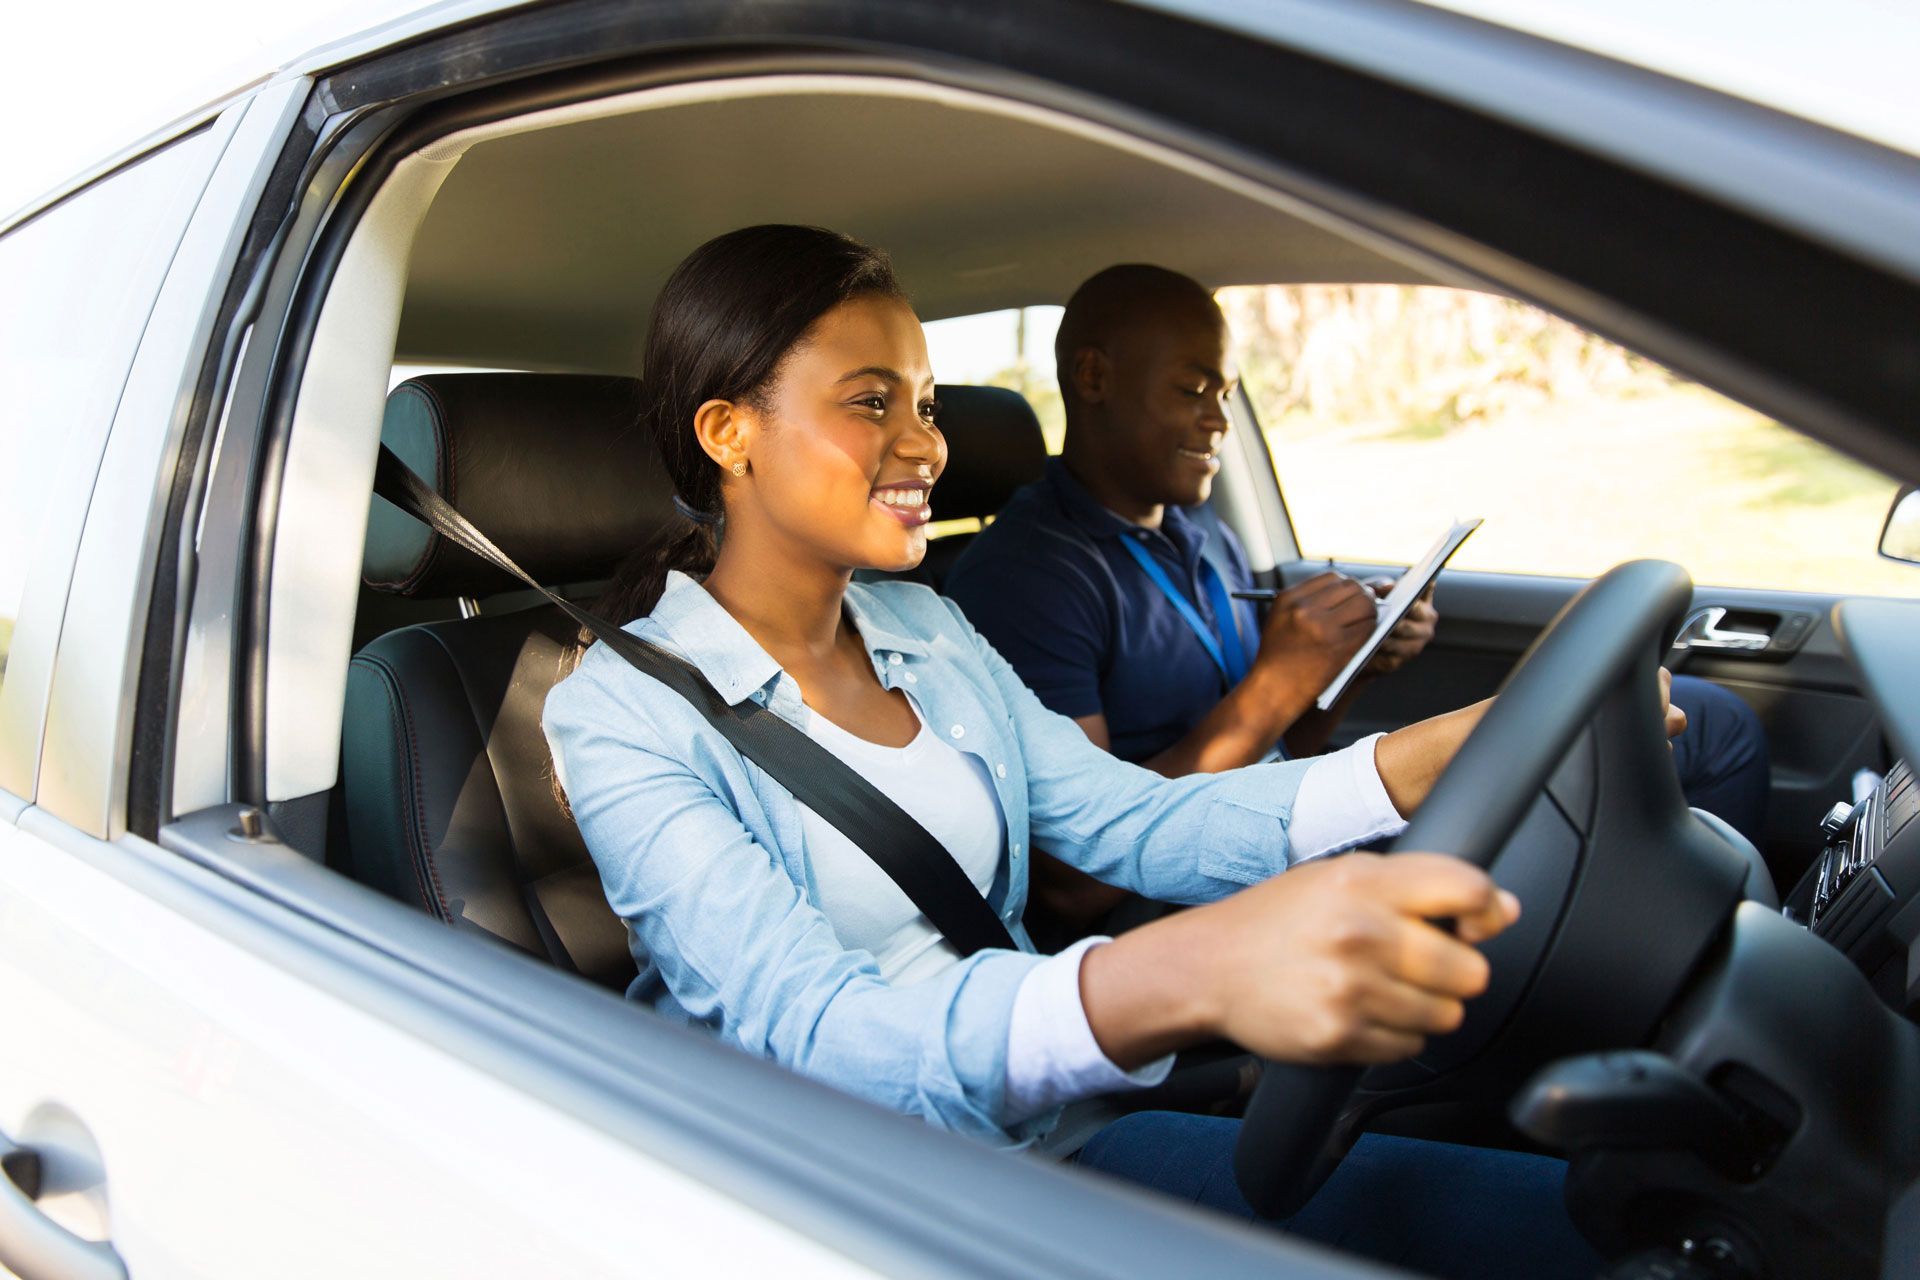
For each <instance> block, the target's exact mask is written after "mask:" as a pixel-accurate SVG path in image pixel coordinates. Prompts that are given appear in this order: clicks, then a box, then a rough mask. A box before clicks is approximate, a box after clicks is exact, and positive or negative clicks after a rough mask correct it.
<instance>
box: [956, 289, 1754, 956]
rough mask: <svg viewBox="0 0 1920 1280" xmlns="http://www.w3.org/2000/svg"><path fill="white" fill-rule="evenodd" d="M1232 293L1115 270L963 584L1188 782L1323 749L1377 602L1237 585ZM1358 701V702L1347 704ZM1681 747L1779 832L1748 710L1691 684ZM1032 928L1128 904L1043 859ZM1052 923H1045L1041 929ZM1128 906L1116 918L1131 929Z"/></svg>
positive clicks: (1749, 827) (1048, 674)
mask: <svg viewBox="0 0 1920 1280" xmlns="http://www.w3.org/2000/svg"><path fill="white" fill-rule="evenodd" d="M1229 347H1230V335H1229V334H1228V331H1227V324H1226V319H1225V317H1224V316H1223V315H1222V314H1221V311H1220V308H1219V307H1218V306H1217V305H1215V303H1214V301H1213V298H1212V295H1211V294H1209V293H1208V292H1207V290H1206V289H1205V288H1204V287H1203V286H1202V285H1200V284H1199V283H1198V282H1196V281H1194V280H1192V279H1189V278H1188V277H1186V276H1183V275H1180V274H1178V273H1176V272H1173V271H1169V270H1166V269H1165V268H1162V267H1155V266H1147V265H1139V264H1135V265H1124V266H1115V267H1109V268H1107V269H1106V270H1104V271H1102V272H1100V273H1099V274H1097V275H1095V276H1093V277H1092V278H1091V279H1089V280H1087V281H1086V282H1085V283H1084V284H1082V285H1081V286H1080V287H1079V288H1078V289H1077V290H1075V291H1074V294H1073V297H1072V298H1071V299H1070V300H1069V301H1068V303H1067V307H1066V313H1065V314H1064V315H1063V316H1062V317H1061V321H1060V330H1059V334H1058V336H1057V337H1056V339H1055V344H1054V349H1055V355H1056V359H1057V365H1058V369H1059V379H1060V393H1061V399H1062V401H1063V403H1064V406H1065V410H1066V419H1067V432H1066V442H1065V448H1064V450H1063V452H1062V454H1061V456H1060V457H1058V458H1055V459H1052V460H1051V461H1049V462H1048V464H1047V471H1046V474H1045V476H1044V477H1043V478H1042V479H1040V480H1038V481H1036V482H1035V483H1033V484H1031V485H1028V486H1027V487H1026V488H1024V489H1022V490H1020V491H1019V492H1018V493H1016V494H1015V495H1014V496H1013V498H1012V499H1011V500H1010V501H1009V502H1008V503H1007V505H1006V506H1005V507H1004V508H1003V509H1002V510H1001V512H1000V514H999V516H998V517H997V518H996V519H995V520H994V521H993V523H991V524H990V525H988V526H987V528H986V529H985V530H983V531H982V532H981V533H980V534H978V535H977V536H976V537H975V538H974V540H973V542H972V544H971V545H970V546H969V547H968V548H967V550H966V551H965V552H964V553H963V554H962V556H961V557H960V560H959V561H958V563H957V564H956V565H955V567H954V569H953V572H952V574H951V576H950V577H949V579H948V581H947V583H946V593H947V594H948V595H949V596H951V597H952V598H953V599H954V600H955V601H956V602H957V603H958V604H959V605H960V606H961V608H962V609H963V610H964V611H965V612H966V614H967V617H968V619H969V620H970V621H971V622H972V623H973V625H974V626H975V627H976V628H978V629H979V631H980V632H981V633H982V634H983V635H984V636H985V637H986V638H987V639H988V640H989V641H990V642H991V643H992V644H993V646H994V647H995V648H996V649H998V650H999V652H1000V653H1001V655H1002V656H1004V657H1005V658H1006V659H1007V661H1008V662H1010V663H1011V664H1012V665H1013V667H1014V670H1015V671H1017V672H1018V673H1019V675H1020V677H1021V679H1022V680H1024V681H1025V682H1026V684H1027V685H1028V687H1030V688H1031V689H1032V690H1033V691H1034V692H1035V693H1036V694H1038V695H1039V696H1040V699H1041V701H1043V702H1044V703H1045V704H1046V705H1047V706H1048V707H1049V708H1050V709H1052V710H1054V711H1057V712H1059V713H1061V714H1062V715H1066V716H1069V717H1072V718H1073V719H1074V720H1075V721H1076V722H1077V723H1078V724H1079V725H1080V727H1081V728H1082V729H1083V730H1085V731H1086V733H1087V735H1088V737H1090V738H1091V739H1093V741H1094V742H1096V743H1098V744H1099V745H1100V746H1102V747H1105V748H1107V749H1108V750H1110V751H1112V752H1113V753H1114V754H1116V755H1118V756H1120V757H1122V758H1123V759H1127V760H1131V761H1135V762H1137V763H1140V764H1143V765H1145V766H1147V767H1148V768H1150V769H1153V770H1155V771H1157V772H1159V773H1162V774H1165V775H1167V776H1169V777H1179V776H1182V775H1186V774H1192V773H1215V772H1219V771H1222V770H1226V769H1235V768H1239V767H1240V766H1242V765H1246V764H1251V763H1253V762H1255V761H1258V760H1262V759H1267V758H1271V757H1272V756H1273V755H1275V754H1276V753H1280V754H1288V753H1290V754H1293V755H1306V754H1313V753H1315V752H1317V751H1319V749H1320V748H1321V747H1322V746H1323V745H1324V744H1325V743H1326V741H1327V738H1328V736H1329V735H1330V734H1331V733H1332V731H1333V729H1334V727H1335V726H1336V725H1337V724H1338V722H1339V719H1340V717H1341V715H1342V713H1343V712H1344V709H1345V708H1344V705H1337V706H1335V707H1334V708H1333V709H1332V710H1331V711H1329V712H1324V713H1323V712H1318V711H1315V710H1314V709H1313V706H1314V700H1315V699H1316V698H1317V697H1318V696H1319V694H1320V692H1321V691H1322V690H1323V689H1325V688H1326V686H1327V684H1328V683H1329V682H1331V680H1332V679H1333V677H1334V676H1335V675H1337V674H1338V673H1339V671H1340V670H1341V668H1342V667H1344V666H1345V665H1346V663H1347V661H1348V660H1349V659H1350V658H1351V657H1352V655H1353V653H1354V652H1355V651H1356V650H1357V649H1358V648H1359V646H1360V645H1361V644H1362V643H1363V642H1364V641H1365V639H1366V637H1367V636H1368V635H1369V634H1370V633H1371V631H1372V629H1373V626H1374V622H1375V617H1376V615H1375V610H1374V597H1375V594H1376V590H1378V591H1384V589H1385V584H1377V585H1376V587H1375V589H1369V587H1367V586H1363V585H1362V584H1360V583H1358V582H1355V581H1354V580H1352V579H1350V578H1347V577H1344V576H1342V575H1339V574H1335V573H1331V572H1329V573H1323V574H1319V575H1316V576H1315V577H1313V578H1311V579H1309V580H1307V581H1306V582H1303V583H1301V584H1300V585H1298V586H1295V587H1293V588H1291V589H1289V590H1287V591H1285V592H1283V593H1281V595H1280V597H1279V598H1278V599H1277V600H1276V601H1275V602H1274V604H1273V607H1272V608H1271V609H1270V610H1269V611H1268V613H1267V616H1266V618H1265V620H1264V622H1263V621H1261V620H1260V619H1259V618H1258V617H1257V616H1256V615H1255V613H1254V610H1253V607H1252V606H1251V605H1250V604H1248V603H1247V602H1245V601H1235V600H1233V599H1232V595H1231V593H1232V592H1234V591H1240V590H1245V589H1247V588H1249V587H1251V586H1252V585H1253V582H1252V575H1251V572H1250V571H1249V568H1248V565H1247V559H1246V555H1245V553H1244V552H1243V551H1242V549H1241V547H1240V544H1239V541H1238V540H1237V539H1236V538H1235V537H1234V535H1233V533H1232V531H1231V530H1229V529H1228V528H1227V527H1226V526H1225V525H1224V524H1223V523H1221V522H1220V521H1219V520H1218V519H1216V518H1215V517H1214V516H1213V515H1212V513H1211V512H1210V511H1208V510H1207V509H1206V508H1205V507H1204V506H1202V505H1201V504H1203V503H1205V501H1206V499H1207V497H1208V494H1209V493H1210V492H1211V489H1212V485H1213V477H1214V475H1215V473H1217V472H1218V470H1219V466H1220V463H1219V456H1218V453H1219V447H1220V443H1221V440H1222V438H1223V437H1224V436H1225V434H1226V432H1227V430H1228V428H1229V426H1230V425H1231V424H1230V417H1229V413H1228V407H1227V406H1228V397H1229V396H1230V395H1231V393H1232V391H1233V387H1234V371H1233V369H1232V368H1231V367H1230V356H1229ZM1437 621H1438V614H1437V613H1436V612H1435V611H1434V609H1433V607H1432V606H1431V605H1430V604H1426V603H1424V602H1423V603H1421V604H1420V605H1417V606H1416V607H1415V609H1414V611H1413V612H1412V613H1410V614H1409V615H1408V616H1407V618H1406V619H1405V621H1403V622H1402V624H1401V626H1400V627H1399V629H1398V630H1397V631H1396V632H1395V633H1394V635H1393V636H1392V637H1391V638H1390V639H1389V640H1388V641H1387V643H1386V644H1385V645H1384V646H1383V648H1382V650H1381V652H1380V654H1379V655H1378V656H1377V657H1376V658H1375V659H1374V660H1373V661H1372V663H1370V664H1369V666H1368V668H1367V671H1366V672H1365V676H1366V677H1376V676H1380V675H1384V674H1387V673H1388V672H1391V671H1394V670H1396V669H1398V668H1399V667H1400V666H1402V665H1404V664H1405V663H1406V662H1408V661H1409V660H1411V659H1412V658H1413V657H1415V656H1416V655H1418V654H1419V652H1420V651H1421V649H1422V648H1424V647H1425V645H1426V643H1427V641H1428V640H1430V639H1431V638H1432V636H1433V633H1434V627H1435V625H1436V623H1437ZM1343 703H1344V700H1343ZM1673 705H1675V706H1676V707H1680V708H1682V709H1683V710H1685V711H1686V713H1687V717H1688V720H1689V726H1690V727H1689V729H1688V731H1687V732H1686V733H1684V734H1682V735H1681V736H1680V737H1679V738H1678V739H1677V740H1676V741H1675V743H1674V756H1675V764H1676V767H1677V768H1678V770H1679V774H1680V781H1681V785H1682V788H1683V790H1684V791H1685V792H1686V795H1687V799H1688V803H1690V804H1692V805H1694V806H1696V807H1699V808H1704V809H1707V810H1709V811H1710V812H1713V813H1715V814H1718V815H1719V816H1720V817H1722V818H1724V819H1726V820H1727V821H1728V822H1729V823H1731V824H1732V825H1733V826H1734V827H1736V828H1737V829H1739V830H1740V831H1741V832H1742V833H1743V834H1745V835H1746V836H1747V837H1748V838H1749V839H1752V840H1755V841H1758V839H1759V838H1760V827H1761V822H1762V817H1763V813H1764V808H1765V803H1766V791H1767V752H1766V739H1765V736H1764V734H1763V732H1762V730H1761V727H1760V723H1759V719H1758V717H1757V716H1755V715H1754V713H1753V711H1752V710H1751V709H1750V708H1749V707H1748V706H1747V705H1746V704H1745V703H1744V702H1742V701H1741V700H1740V699H1739V698H1738V697H1736V696H1735V695H1733V694H1732V693H1729V692H1728V691H1726V690H1724V689H1722V688H1720V687H1719V686H1717V685H1713V684H1709V683H1708V682H1706V681H1704V680H1698V679H1690V678H1687V677H1684V676H1683V677H1680V678H1677V679H1676V680H1675V681H1674V682H1673ZM1033 888H1034V893H1033V901H1034V909H1033V910H1032V911H1031V912H1030V914H1029V921H1030V923H1033V924H1035V925H1037V926H1038V927H1037V928H1036V934H1039V933H1042V932H1044V933H1045V934H1047V935H1048V936H1049V937H1050V938H1051V940H1053V941H1055V942H1065V941H1067V940H1070V939H1071V938H1073V937H1077V936H1079V935H1080V934H1082V933H1085V932H1086V931H1087V930H1088V929H1090V928H1091V927H1093V925H1094V922H1095V921H1097V920H1099V919H1100V918H1101V917H1103V916H1106V915H1108V914H1109V913H1112V912H1114V910H1115V908H1117V907H1119V906H1121V904H1122V903H1124V902H1126V901H1127V900H1128V899H1127V895H1126V894H1125V893H1124V892H1122V891H1119V890H1115V889H1113V888H1112V887H1111V886H1108V885H1103V884H1101V883H1099V882H1097V881H1095V880H1093V879H1091V878H1090V877H1087V876H1084V875H1081V874H1079V873H1077V872H1074V871H1072V870H1071V869H1069V868H1067V867H1064V866H1062V865H1060V864H1058V863H1056V862H1054V861H1053V860H1051V859H1048V858H1045V857H1040V856H1036V857H1035V859H1034V876H1033ZM1036 917H1037V919H1036ZM1125 923H1127V920H1126V919H1125V917H1124V913H1123V914H1122V915H1121V916H1120V917H1119V918H1116V919H1114V920H1110V921H1109V922H1108V925H1109V927H1112V926H1115V925H1122V926H1123V925H1124V924H1125Z"/></svg>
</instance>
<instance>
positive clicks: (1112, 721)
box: [945, 458, 1260, 760]
mask: <svg viewBox="0 0 1920 1280" xmlns="http://www.w3.org/2000/svg"><path fill="white" fill-rule="evenodd" d="M1122 538H1132V539H1135V540H1137V541H1138V542H1139V544H1140V545H1141V546H1143V547H1145V548H1146V550H1147V552H1148V553H1149V554H1150V555H1152V556H1153V557H1154V558H1155V559H1156V560H1157V561H1159V563H1160V564H1161V565H1162V566H1163V567H1164V568H1165V569H1166V570H1167V572H1168V576H1169V577H1170V578H1171V579H1172V580H1173V582H1174V583H1175V584H1176V585H1178V586H1179V587H1181V588H1182V589H1183V590H1184V591H1185V592H1186V593H1187V599H1188V600H1189V601H1190V602H1191V603H1192V604H1193V605H1194V606H1195V607H1196V608H1197V609H1198V610H1199V612H1200V614H1201V616H1202V617H1203V618H1205V619H1206V620H1207V621H1208V622H1210V623H1212V624H1213V625H1214V626H1215V627H1216V628H1217V627H1218V626H1219V620H1218V619H1217V618H1215V617H1214V615H1213V607H1212V602H1211V600H1210V598H1209V595H1208V592H1207V591H1206V589H1205V586H1204V584H1203V582H1202V579H1201V576H1200V565H1201V561H1202V558H1203V557H1204V558H1205V559H1207V560H1209V561H1211V562H1212V564H1213V567H1214V568H1215V569H1216V570H1217V571H1218V572H1219V574H1220V576H1221V579H1222V580H1223V581H1224V582H1225V583H1226V587H1227V589H1228V590H1229V591H1241V590H1245V589H1247V588H1248V587H1250V586H1252V585H1253V574H1252V571H1251V570H1250V569H1249V568H1248V567H1247V557H1246V552H1245V551H1243V550H1242V549H1241V547H1240V542H1239V539H1237V538H1235V537H1234V536H1233V532H1232V531H1231V530H1230V529H1228V528H1227V527H1226V526H1225V525H1224V524H1222V523H1220V521H1219V520H1218V519H1216V518H1215V517H1214V516H1213V514H1212V513H1211V512H1209V511H1207V510H1205V509H1204V508H1193V509H1191V510H1181V509H1179V508H1176V507H1169V508H1167V511H1166V515H1165V517H1164V518H1163V520H1162V521H1161V527H1160V528H1159V529H1143V528H1141V527H1140V526H1138V525H1136V524H1133V523H1132V522H1130V521H1127V520H1123V519H1121V518H1120V517H1119V516H1117V515H1115V514H1114V513H1113V512H1111V511H1109V510H1107V509H1106V508H1105V507H1103V506H1101V505H1100V504H1099V502H1097V501H1095V499H1094V497H1093V495H1092V494H1090V493H1088V492H1087V490H1086V488H1085V487H1084V486H1083V485H1082V484H1081V483H1080V482H1079V481H1078V480H1076V479H1074V478H1073V474H1072V473H1071V472H1069V471H1068V470H1067V468H1066V465H1065V464H1064V463H1063V462H1061V461H1060V459H1058V458H1054V459H1052V460H1050V461H1049V462H1048V463H1047V470H1046V474H1045V475H1044V476H1043V477H1042V478H1041V479H1039V480H1037V481H1035V482H1034V483H1033V484H1030V485H1028V486H1026V487H1025V488H1023V489H1021V490H1020V491H1019V492H1017V493H1015V494H1014V495H1013V497H1012V498H1011V499H1009V500H1008V502H1007V505H1006V506H1005V507H1003V508H1002V509H1001V511H1000V514H999V515H998V516H997V517H996V518H995V520H994V522H993V523H992V524H990V525H988V526H987V527H986V528H985V529H984V530H982V531H981V532H980V533H979V534H978V535H976V536H975V537H974V539H973V542H972V543H971V544H970V545H969V546H968V547H967V549H966V550H965V551H964V552H962V553H961V556H960V559H959V561H958V562H957V563H956V564H955V565H954V567H953V571H952V573H951V574H950V575H949V576H948V578H947V582H946V587H945V590H946V594H947V595H949V596H951V597H952V598H953V599H954V601H955V602H957V603H958V604H959V605H960V607H961V609H962V610H964V611H965V613H966V615H967V619H968V621H970V622H972V623H973V625H974V626H975V627H976V628H977V629H978V630H979V632H980V634H981V635H983V636H985V637H986V638H987V640H988V642H989V643H991V644H992V645H993V647H994V648H995V649H997V650H999V651H1000V654H1001V656H1002V657H1004V658H1006V660H1007V661H1008V662H1009V663H1011V664H1012V665H1013V669H1014V670H1015V671H1016V672H1018V673H1019V675H1020V678H1021V679H1022V680H1024V681H1026V683H1027V686H1028V687H1029V688H1031V689H1032V690H1033V691H1034V693H1036V694H1038V695H1039V697H1040V701H1041V702H1043V703H1044V704H1046V706H1047V707H1048V708H1049V709H1051V710H1053V711H1057V712H1059V713H1060V714H1061V715H1065V716H1075V717H1078V716H1090V715H1105V716H1106V718H1107V729H1108V732H1109V733H1110V734H1111V736H1112V741H1113V753H1114V754H1115V755H1117V756H1119V757H1120V758H1121V759H1123V760H1145V759H1147V758H1148V757H1150V756H1154V755H1158V754H1159V753H1160V752H1162V751H1164V750H1166V749H1167V748H1168V747H1170V746H1172V745H1173V744H1174V743H1176V742H1178V741H1179V740H1180V739H1181V738H1184V737H1186V735H1187V734H1188V733H1189V732H1190V731H1191V730H1192V729H1193V726H1194V725H1196V724H1198V723H1199V722H1200V721H1201V720H1202V719H1203V718H1204V717H1205V716H1206V715H1207V713H1208V712H1210V711H1212V710H1213V707H1214V704H1215V703H1217V702H1219V701H1220V698H1221V697H1222V695H1224V694H1225V693H1226V692H1227V683H1226V679H1225V677H1224V676H1222V675H1221V673H1220V668H1219V667H1217V666H1215V665H1214V661H1213V659H1212V657H1210V656H1209V655H1208V653H1207V650H1206V647H1205V646H1204V645H1203V644H1202V643H1201V642H1200V638H1199V637H1198V636H1196V635H1195V634H1194V633H1193V629H1192V628H1191V627H1190V626H1189V625H1188V624H1187V621H1186V619H1185V618H1183V617H1182V616H1181V615H1180V613H1179V611H1178V610H1177V609H1176V608H1175V607H1174V605H1173V603H1172V602H1171V601H1170V600H1168V599H1167V597H1166V596H1165V594H1164V593H1163V592H1162V591H1161V590H1160V588H1159V587H1158V586H1156V585H1155V584H1154V582H1153V580H1152V579H1151V578H1149V577H1148V576H1147V575H1146V573H1145V572H1144V571H1143V570H1142V569H1141V567H1140V565H1139V564H1138V563H1137V562H1136V561H1135V560H1134V559H1133V556H1132V555H1131V554H1130V553H1129V552H1128V551H1127V549H1126V548H1125V547H1123V546H1122V545H1121V544H1120V540H1121V539H1122ZM1234 612H1235V614H1236V615H1237V617H1236V623H1237V625H1238V627H1239V630H1240V637H1241V643H1242V644H1243V645H1244V646H1245V649H1246V652H1247V653H1248V655H1249V656H1251V655H1252V654H1253V653H1254V652H1255V649H1256V648H1257V646H1258V645H1259V642H1260V627H1259V622H1258V619H1257V618H1256V617H1255V615H1254V612H1253V606H1252V605H1251V604H1249V603H1247V602H1246V601H1244V600H1241V601H1235V602H1234Z"/></svg>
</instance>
